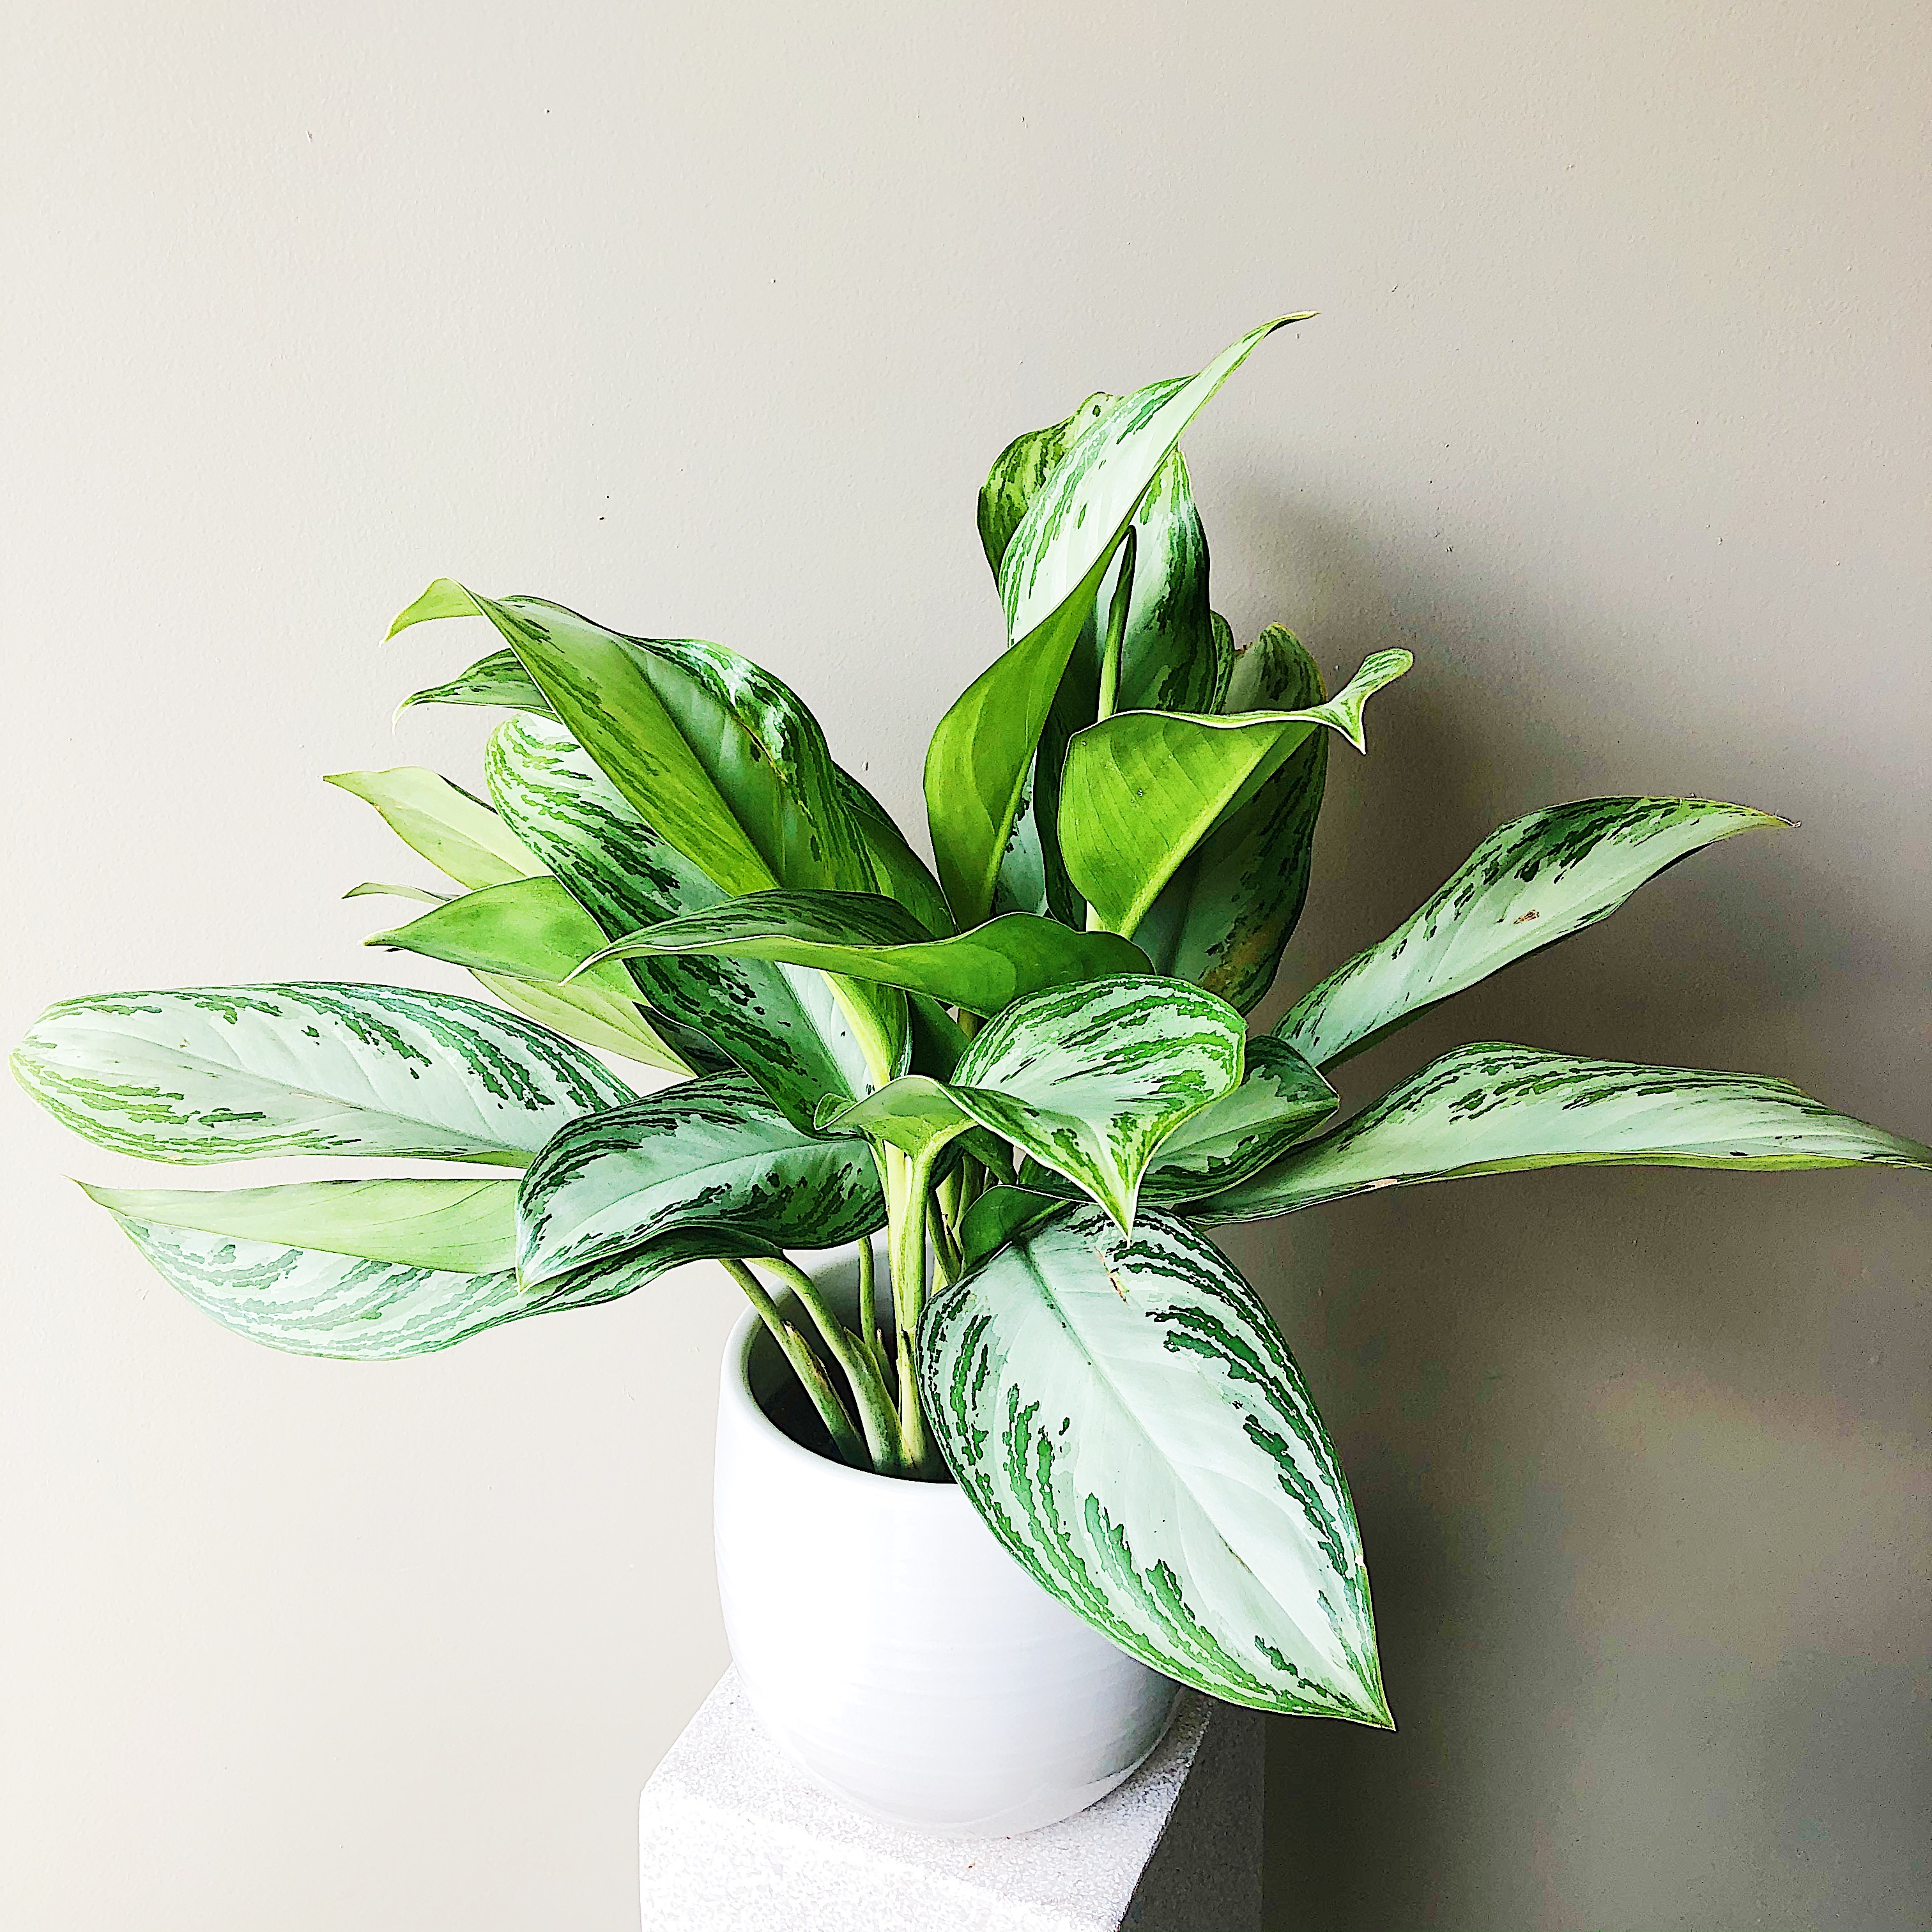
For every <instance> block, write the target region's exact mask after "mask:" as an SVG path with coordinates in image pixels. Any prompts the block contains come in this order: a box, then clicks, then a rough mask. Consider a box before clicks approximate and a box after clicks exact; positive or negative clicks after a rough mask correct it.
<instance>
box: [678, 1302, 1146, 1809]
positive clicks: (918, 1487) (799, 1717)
mask: <svg viewBox="0 0 1932 1932" xmlns="http://www.w3.org/2000/svg"><path fill="white" fill-rule="evenodd" d="M827 1286H828V1292H832V1291H831V1288H830V1285H829V1283H828V1284H827ZM847 1301H848V1303H849V1301H850V1292H849V1291H848V1292H847ZM789 1374H790V1370H789V1369H788V1368H787V1367H786V1365H785V1364H784V1360H783V1358H782V1357H781V1355H780V1354H779V1352H778V1349H777V1346H776V1345H775V1344H774V1343H772V1341H771V1340H770V1338H769V1336H768V1335H767V1334H766V1332H765V1331H764V1328H763V1326H762V1325H761V1324H760V1322H758V1320H757V1317H756V1316H753V1315H751V1314H750V1313H747V1314H746V1315H745V1318H744V1319H743V1320H742V1322H739V1325H738V1326H737V1328H736V1329H735V1330H734V1331H733V1334H732V1336H731V1340H730V1343H729V1345H728V1346H727V1349H726V1351H725V1358H724V1373H723V1376H722V1387H721V1390H720V1391H719V1401H718V1472H717V1490H716V1498H715V1529H716V1537H717V1549H718V1594H719V1595H720V1597H721V1599H722V1601H723V1604H724V1627H725V1630H726V1633H727V1635H728V1636H729V1637H730V1643H731V1654H732V1656H733V1659H734V1661H736V1664H737V1666H738V1670H739V1674H740V1676H742V1679H743V1680H744V1684H745V1691H746V1693H747V1694H748V1696H749V1697H750V1699H751V1704H752V1707H753V1708H754V1709H755V1710H756V1711H757V1714H758V1716H759V1718H760V1720H761V1721H762V1722H763V1724H764V1726H765V1727H766V1730H768V1731H769V1733H771V1735H772V1737H773V1739H775V1741H776V1742H777V1743H778V1745H779V1746H780V1747H781V1748H782V1749H783V1750H784V1751H785V1752H786V1754H787V1755H788V1756H789V1757H791V1758H792V1759H793V1761H794V1762H795V1763H797V1764H798V1765H799V1766H800V1767H801V1768H802V1769H803V1770H804V1771H805V1772H807V1773H808V1775H810V1776H811V1778H814V1780H816V1781H817V1782H818V1783H819V1784H821V1785H822V1786H823V1787H826V1789H828V1790H830V1791H832V1793H834V1794H835V1795H836V1796H838V1797H840V1798H842V1799H844V1800H845V1801H846V1802H847V1803H848V1804H850V1805H854V1806H856V1808H858V1809H859V1810H860V1811H864V1812H865V1813H867V1814H869V1815H870V1816H871V1817H876V1818H879V1819H882V1820H885V1821H886V1822H887V1823H892V1824H895V1825H900V1826H910V1827H912V1828H914V1829H919V1830H923V1831H929V1832H946V1833H949V1834H953V1835H960V1836H993V1835H1004V1834H1006V1833H1009V1832H1027V1831H1032V1830H1034V1829H1037V1828H1038V1827H1040V1826H1043V1825H1050V1824H1053V1823H1057V1822H1058V1820H1061V1819H1062V1818H1066V1817H1071V1816H1072V1815H1073V1814H1074V1813H1075V1812H1076V1811H1081V1810H1083V1809H1084V1808H1085V1807H1086V1806H1088V1805H1091V1804H1093V1803H1094V1802H1095V1801H1096V1800H1097V1799H1100V1798H1103V1797H1105V1796H1106V1794H1107V1793H1109V1791H1111V1790H1113V1789H1114V1787H1115V1786H1116V1785H1118V1784H1120V1783H1121V1782H1122V1781H1123V1780H1124V1779H1125V1778H1127V1777H1128V1776H1130V1775H1131V1774H1132V1773H1133V1772H1134V1771H1135V1770H1136V1769H1137V1768H1138V1767H1139V1765H1140V1764H1141V1763H1142V1760H1144V1759H1145V1757H1147V1755H1148V1753H1149V1752H1150V1751H1152V1750H1153V1749H1154V1746H1155V1745H1157V1743H1158V1742H1160V1737H1161V1734H1162V1733H1163V1731H1165V1730H1166V1728H1167V1725H1168V1722H1169V1719H1170V1718H1172V1715H1173V1713H1174V1709H1175V1702H1176V1700H1177V1699H1178V1696H1179V1694H1180V1692H1179V1687H1178V1686H1177V1685H1175V1684H1174V1683H1172V1682H1171V1681H1170V1680H1169V1679H1166V1678H1165V1677H1163V1676H1160V1675H1159V1674H1158V1673H1156V1672H1154V1671H1152V1670H1149V1669H1148V1667H1147V1666H1146V1665H1145V1664H1142V1663H1141V1662H1139V1661H1138V1660H1137V1659H1136V1658H1131V1657H1129V1656H1128V1655H1126V1653H1125V1652H1122V1651H1120V1650H1117V1649H1115V1647H1114V1646H1113V1645H1112V1644H1111V1643H1109V1642H1108V1641H1107V1640H1106V1638H1105V1637H1102V1636H1100V1634H1099V1633H1098V1632H1097V1631H1094V1630H1091V1629H1090V1628H1088V1625H1085V1623H1083V1622H1081V1620H1080V1619H1079V1618H1078V1617H1076V1616H1074V1615H1073V1613H1072V1612H1071V1611H1070V1610H1067V1609H1065V1608H1064V1607H1063V1606H1062V1605H1061V1604H1058V1602H1056V1601H1055V1600H1054V1599H1053V1598H1052V1597H1050V1596H1049V1595H1047V1593H1046V1592H1045V1591H1044V1590H1043V1589H1041V1588H1040V1586H1039V1584H1037V1583H1035V1582H1034V1580H1033V1578H1032V1577H1030V1576H1029V1575H1028V1574H1027V1573H1026V1571H1024V1570H1023V1569H1022V1568H1020V1566H1019V1564H1018V1563H1017V1562H1016V1561H1015V1560H1014V1559H1013V1558H1012V1557H1011V1556H1009V1555H1008V1554H1007V1552H1006V1551H1005V1550H1004V1549H1002V1548H1001V1547H1000V1545H999V1544H998V1542H997V1541H995V1539H994V1537H993V1535H992V1532H991V1531H990V1530H989V1529H987V1528H986V1526H985V1525H984V1524H983V1523H982V1522H981V1521H980V1519H979V1517H977V1515H976V1514H974V1510H973V1507H972V1505H971V1504H970V1503H969V1502H968V1501H967V1500H966V1499H965V1496H964V1495H962V1493H961V1492H960V1491H959V1489H958V1487H956V1485H954V1484H951V1483H944V1484H940V1483H913V1482H905V1481H898V1480H896V1479H893V1478H886V1477H883V1476H874V1475H868V1474H866V1473H865V1472H862V1471H859V1470H856V1469H847V1467H845V1466H844V1465H843V1464H842V1463H834V1462H831V1461H829V1460H826V1458H825V1457H822V1456H820V1455H817V1454H814V1452H813V1451H811V1450H809V1449H807V1448H802V1447H801V1446H800V1445H799V1444H798V1443H796V1442H793V1440H792V1439H790V1437H789V1436H787V1435H786V1434H784V1432H783V1431H782V1430H780V1429H779V1428H778V1427H777V1426H776V1425H775V1424H773V1423H772V1421H771V1420H770V1419H769V1417H768V1416H767V1415H766V1412H765V1407H764V1405H765V1404H766V1403H769V1401H770V1400H771V1399H772V1397H773V1395H774V1394H776V1393H777V1392H778V1391H780V1390H781V1388H783V1387H784V1382H785V1380H786V1379H787V1377H788V1376H789Z"/></svg>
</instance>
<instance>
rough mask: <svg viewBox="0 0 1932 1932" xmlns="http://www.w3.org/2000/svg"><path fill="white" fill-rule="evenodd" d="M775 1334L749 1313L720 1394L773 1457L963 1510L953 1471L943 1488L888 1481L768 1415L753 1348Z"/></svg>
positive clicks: (734, 1335) (738, 1330)
mask: <svg viewBox="0 0 1932 1932" xmlns="http://www.w3.org/2000/svg"><path fill="white" fill-rule="evenodd" d="M769 1332H770V1331H769V1330H768V1329H767V1328H766V1327H765V1325H764V1324H763V1322H761V1321H760V1320H759V1319H758V1314H757V1310H755V1309H751V1308H748V1309H746V1310H745V1312H744V1313H743V1314H742V1315H741V1316H739V1318H738V1319H737V1320H736V1322H733V1324H732V1326H731V1333H730V1337H728V1338H727V1340H726V1342H725V1344H724V1370H723V1373H721V1375H720V1376H719V1377H718V1400H719V1401H720V1402H721V1403H729V1404H730V1406H731V1408H732V1409H733V1412H735V1413H736V1414H737V1415H740V1416H742V1417H744V1418H747V1419H748V1421H750V1422H751V1424H752V1425H753V1426H754V1427H755V1428H756V1429H757V1430H758V1431H759V1432H760V1434H761V1435H762V1436H764V1437H765V1438H766V1439H768V1440H769V1448H768V1451H767V1453H769V1452H770V1451H775V1452H776V1453H777V1454H778V1455H779V1456H781V1457H784V1458H785V1459H787V1460H789V1461H790V1463H792V1464H793V1466H794V1467H799V1468H802V1466H804V1465H805V1464H810V1466H811V1469H812V1471H813V1472H814V1475H815V1476H816V1477H817V1478H820V1479H821V1480H823V1481H826V1482H832V1483H841V1484H855V1483H858V1484H866V1485H868V1486H870V1485H872V1484H880V1483H883V1484H889V1485H890V1486H891V1487H892V1490H893V1492H894V1493H895V1496H905V1497H911V1496H929V1497H931V1498H932V1499H933V1500H932V1503H931V1504H930V1505H928V1507H930V1508H948V1507H957V1505H958V1504H959V1503H960V1502H964V1501H965V1492H964V1491H963V1490H962V1489H961V1488H960V1487H959V1484H958V1483H957V1482H956V1481H955V1480H954V1478H953V1475H952V1472H950V1471H948V1472H947V1478H946V1481H944V1482H943V1483H919V1482H914V1481H912V1480H911V1479H910V1478H908V1477H904V1476H882V1475H880V1474H879V1473H878V1472H877V1470H876V1469H853V1467H852V1466H851V1465H850V1463H835V1462H833V1461H832V1459H831V1458H830V1457H828V1456H821V1455H820V1454H818V1453H817V1451H815V1450H811V1449H808V1448H805V1445H804V1444H803V1443H802V1442H793V1440H792V1439H791V1438H790V1436H787V1434H786V1433H784V1430H782V1429H781V1428H780V1427H778V1424H776V1423H775V1422H774V1421H772V1419H771V1418H770V1417H769V1415H766V1413H765V1412H764V1409H763V1406H761V1405H760V1403H759V1400H758V1398H757V1396H755V1395H754V1394H753V1393H752V1391H751V1373H750V1370H751V1349H752V1346H753V1345H754V1343H756V1342H757V1339H758V1337H760V1336H761V1335H766V1336H768V1335H769ZM772 1346H774V1347H775V1346H777V1345H776V1343H773V1345H772ZM874 1493H877V1492H876V1491H875V1492H874ZM942 1499H944V1500H942ZM908 1506H909V1507H916V1505H908Z"/></svg>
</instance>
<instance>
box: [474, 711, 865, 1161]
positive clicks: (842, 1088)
mask: <svg viewBox="0 0 1932 1932" xmlns="http://www.w3.org/2000/svg"><path fill="white" fill-rule="evenodd" d="M484 771H485V773H486V775H487V778H488V781H489V785H490V796H492V797H493V799H495V800H496V806H497V809H498V810H499V811H501V812H502V814H503V816H504V817H505V820H507V821H508V823H509V824H510V825H511V826H512V827H513V828H514V830H515V831H516V832H517V835H519V837H520V838H522V839H523V841H524V842H525V843H526V844H528V845H529V847H530V848H531V849H532V850H533V851H534V852H535V853H536V854H537V855H538V857H539V858H540V859H541V860H542V862H544V864H545V865H547V866H548V867H549V868H550V871H552V872H553V873H554V874H556V877H558V878H559V880H561V881H562V883H563V884H564V886H565V887H566V888H567V889H568V891H569V892H570V894H571V897H572V898H574V899H575V900H576V901H577V903H578V904H580V905H581V906H582V907H583V908H584V910H586V912H588V913H589V915H590V916H591V918H592V919H593V920H595V922H596V924H597V925H598V927H599V928H600V929H601V932H602V933H603V934H604V936H605V937H607V938H610V939H618V938H622V936H623V935H625V933H628V932H636V931H637V930H638V929H639V928H640V927H643V926H655V925H657V924H658V923H660V922H662V921H663V920H665V919H673V918H675V917H676V916H678V915H679V914H680V913H685V912H691V911H697V910H703V909H705V908H707V907H711V906H714V905H717V904H721V903H722V902H723V901H724V900H725V898H727V896H728V895H727V894H726V893H725V892H723V891H722V890H721V889H720V888H719V887H718V886H716V885H715V884H714V883H712V881H711V880H710V879H709V877H707V876H706V874H705V873H704V872H703V871H702V870H701V869H700V868H699V867H697V865H694V864H693V863H692V862H691V860H689V859H687V858H686V857H685V856H684V854H683V853H681V852H679V850H677V848H676V847H675V846H673V845H671V844H667V842H666V841H664V839H662V838H659V837H658V835H657V834H656V833H655V832H653V831H652V829H651V828H650V827H649V826H648V825H646V823H644V821H643V819H642V818H641V817H639V816H638V814H637V812H636V811H634V810H633V809H632V808H631V806H630V805H629V804H628V803H627V802H625V799H623V798H622V797H621V796H619V793H617V791H616V788H615V787H613V785H612V784H610V781H609V780H608V779H607V778H605V777H604V774H603V773H602V772H601V771H600V770H599V769H598V767H597V766H596V765H595V763H593V762H592V760H591V759H590V757H589V755H588V754H586V752H585V751H584V750H583V747H582V746H581V745H579V744H578V743H577V741H576V740H575V739H574V738H572V737H571V735H570V734H569V733H568V732H567V731H566V730H564V729H563V727H562V726H561V725H559V724H555V723H553V721H550V720H549V719H547V718H535V717H529V716H519V717H515V718H508V719H506V720H505V721H504V722H503V723H502V724H499V725H498V726H497V727H496V730H494V731H493V733H491V734H490V743H489V748H488V751H487V754H486V756H485V759H484ZM628 965H629V968H630V971H631V977H632V978H633V980H634V981H635V983H636V984H637V987H638V989H639V990H640V992H642V993H643V996H644V998H646V1001H648V1003H649V1005H650V1006H651V1007H652V1009H653V1010H655V1011H656V1012H658V1013H663V1014H665V1015H667V1016H669V1018H670V1019H671V1020H672V1021H673V1022H676V1025H679V1027H682V1028H688V1029H691V1031H694V1032H695V1033H696V1034H698V1035H699V1036H700V1037H701V1038H702V1040H706V1041H709V1042H710V1043H712V1046H714V1047H715V1049H716V1051H717V1052H718V1053H720V1054H721V1055H725V1056H728V1058H729V1059H730V1060H731V1061H735V1062H736V1064H738V1065H739V1066H740V1067H742V1068H743V1069H744V1070H745V1072H747V1073H750V1074H751V1076H753V1078H754V1079H756V1080H757V1082H758V1083H759V1085H760V1086H762V1087H763V1088H764V1090H765V1091H766V1093H767V1094H769V1095H770V1096H771V1097H772V1099H773V1100H775V1101H776V1102H777V1103H778V1105H779V1106H781V1107H782V1108H783V1109H784V1111H785V1112H787V1114H788V1115H790V1117H791V1118H792V1119H793V1121H795V1122H796V1123H797V1124H799V1125H800V1126H801V1127H809V1126H810V1125H811V1121H812V1119H813V1117H814V1114H815V1112H816V1111H817V1106H818V1103H819V1101H820V1100H821V1099H822V1098H823V1097H825V1096H826V1095H827V1094H831V1095H834V1096H836V1097H839V1098H840V1099H841V1100H854V1099H856V1098H857V1097H859V1095H860V1094H864V1093H866V1092H868V1091H869V1090H870V1088H871V1084H872V1083H871V1079H870V1076H869V1072H868V1067H867V1063H866V1058H865V1053H864V1051H863V1050H862V1048H861V1046H860V1045H859V1041H858V1040H857V1039H856V1037H854V1035H853V1031H852V1027H851V1023H850V1019H849V1018H848V1016H847V1011H846V1010H845V1009H844V1007H842V1006H841V1004H840V1003H839V1001H838V999H837V998H836V997H835V995H834V993H833V992H832V989H831V988H830V986H829V985H828V984H827V983H826V979H825V977H824V975H823V974H820V973H816V972H814V971H811V969H810V968H807V967H796V966H782V965H772V964H770V963H769V962H764V961H761V960H736V959H718V958H715V957H712V956H695V957H693V958H690V959H637V960H633V961H631V962H628ZM670 1037H671V1038H672V1040H673V1042H674V1043H675V1044H676V1046H677V1048H678V1051H679V1052H680V1053H681V1054H683V1055H685V1058H687V1059H691V1058H692V1055H691V1052H688V1051H687V1049H686V1046H685V1038H684V1037H682V1035H679V1034H672V1035H671V1036H670ZM693 1064H698V1063H697V1061H693ZM706 1070H716V1069H715V1061H714V1062H713V1063H712V1066H711V1067H709V1068H707V1069H706Z"/></svg>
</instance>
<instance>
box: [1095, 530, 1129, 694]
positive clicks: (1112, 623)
mask: <svg viewBox="0 0 1932 1932" xmlns="http://www.w3.org/2000/svg"><path fill="white" fill-rule="evenodd" d="M1133 601H1134V526H1133V524H1132V523H1130V524H1129V525H1128V526H1127V541H1126V542H1125V543H1124V544H1122V545H1121V574H1120V577H1119V578H1118V580H1117V581H1116V582H1115V585H1114V601H1112V603H1111V604H1109V605H1108V607H1107V641H1106V645H1105V646H1103V649H1102V650H1101V653H1100V710H1099V714H1098V715H1099V717H1100V718H1103V719H1104V718H1111V717H1112V716H1113V715H1114V706H1115V703H1117V702H1118V699H1119V697H1120V694H1121V646H1122V645H1123V643H1124V642H1125V640H1126V638H1127V612H1128V610H1129V609H1130V607H1131V606H1132V604H1133Z"/></svg>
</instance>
